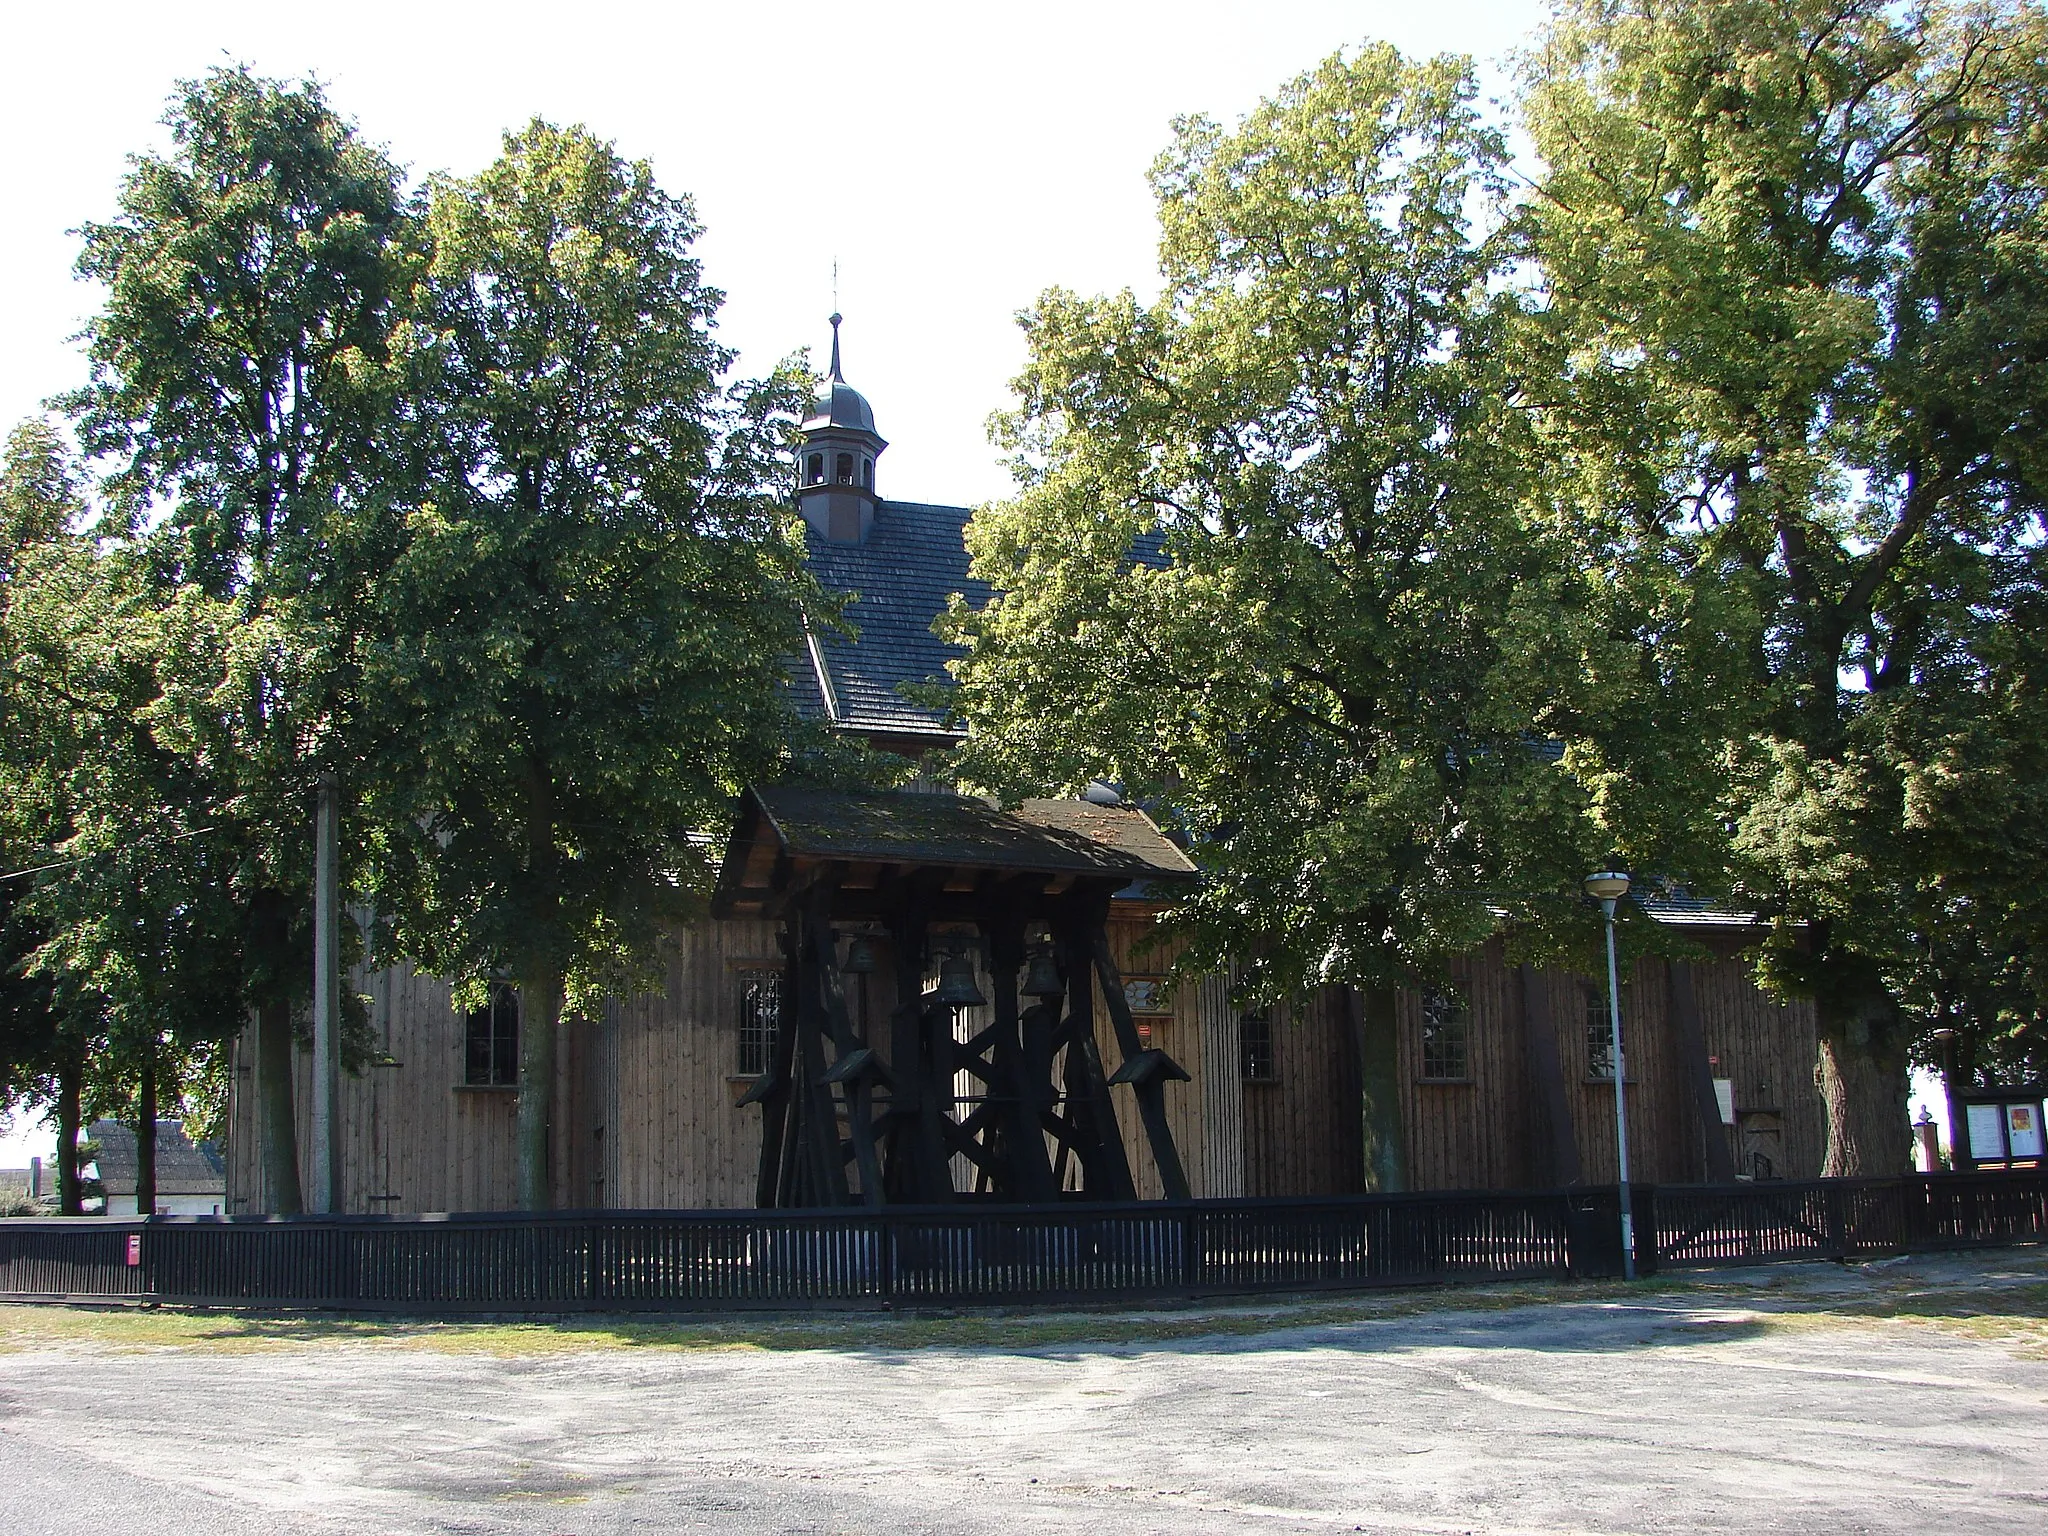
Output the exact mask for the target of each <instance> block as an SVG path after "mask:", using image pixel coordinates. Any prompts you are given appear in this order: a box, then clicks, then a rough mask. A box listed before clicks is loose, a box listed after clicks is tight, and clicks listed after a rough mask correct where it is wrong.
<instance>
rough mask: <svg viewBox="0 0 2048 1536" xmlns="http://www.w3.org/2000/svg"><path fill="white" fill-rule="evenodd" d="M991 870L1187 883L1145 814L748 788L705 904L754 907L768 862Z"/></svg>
mask: <svg viewBox="0 0 2048 1536" xmlns="http://www.w3.org/2000/svg"><path fill="white" fill-rule="evenodd" d="M783 859H787V860H789V861H790V862H791V864H792V865H793V866H806V865H816V864H824V863H836V864H843V865H846V866H848V867H849V868H854V867H859V866H867V867H888V868H891V869H893V870H895V871H897V872H899V873H907V872H909V871H912V870H918V869H945V870H951V871H969V870H975V871H994V872H998V873H1003V874H1018V875H1027V874H1035V875H1045V876H1048V877H1052V878H1056V879H1057V878H1064V879H1066V880H1069V881H1074V880H1089V881H1105V882H1115V883H1117V884H1124V883H1127V882H1130V881H1134V880H1146V881H1182V880H1189V879H1192V878H1194V875H1195V866H1194V865H1193V864H1192V863H1191V862H1189V860H1188V856H1187V855H1186V854H1184V853H1183V852H1181V850H1180V849H1178V848H1176V847H1175V846H1174V845H1173V844H1172V843H1170V842H1168V841H1167V839H1166V838H1165V836H1164V835H1163V834H1161V832H1160V830H1159V829H1158V827H1156V826H1154V825H1153V824H1152V820H1151V818H1150V817H1148V816H1146V815H1145V813H1144V812H1143V811H1138V810H1132V809H1130V808H1128V807H1124V806H1102V805H1091V804H1089V803H1087V802H1086V801H1082V800H1026V801H1025V802H1024V803H1023V804H1022V805H1020V806H1018V807H1017V808H1016V809H1014V810H1008V811H1006V810H1001V809H999V808H997V807H996V806H994V805H991V804H990V803H989V802H988V801H986V800H980V799H976V798H974V797H972V796H967V795H948V794H920V793H890V792H874V791H847V790H822V789H758V788H757V789H749V790H748V791H747V795H746V799H745V801H744V802H743V804H742V806H741V812H740V818H739V824H738V826H737V828H736V829H735V831H734V833H733V840H732V842H731V844H730V845H729V846H728V848H727V850H726V855H725V863H724V867H723V868H722V869H721V871H720V873H719V877H718V888H717V892H716V894H715V895H714V896H713V898H712V910H713V912H714V913H716V914H717V915H719V916H735V915H742V913H743V912H744V911H745V909H747V908H749V907H754V908H758V906H759V905H760V902H761V900H762V899H763V898H764V897H765V895H766V893H767V888H768V882H769V881H770V879H771V878H772V876H773V873H774V869H775V866H776V864H777V863H778V862H779V861H781V860H783Z"/></svg>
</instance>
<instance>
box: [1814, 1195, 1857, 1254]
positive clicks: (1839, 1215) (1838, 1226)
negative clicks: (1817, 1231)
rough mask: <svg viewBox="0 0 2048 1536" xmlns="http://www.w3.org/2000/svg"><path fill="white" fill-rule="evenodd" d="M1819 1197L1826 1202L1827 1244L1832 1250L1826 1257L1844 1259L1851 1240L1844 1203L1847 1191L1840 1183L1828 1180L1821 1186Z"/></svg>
mask: <svg viewBox="0 0 2048 1536" xmlns="http://www.w3.org/2000/svg"><path fill="white" fill-rule="evenodd" d="M1821 1198H1822V1200H1824V1201H1825V1202H1826V1204H1827V1233H1828V1246H1829V1247H1831V1248H1832V1249H1833V1250H1834V1251H1833V1252H1832V1253H1831V1254H1829V1255H1828V1257H1829V1258H1832V1259H1846V1258H1848V1257H1849V1254H1850V1250H1851V1241H1852V1240H1851V1238H1850V1236H1849V1214H1848V1210H1847V1207H1846V1206H1845V1205H1844V1202H1845V1201H1846V1200H1847V1199H1848V1198H1849V1191H1848V1190H1846V1189H1844V1188H1843V1187H1842V1186H1841V1185H1840V1184H1838V1183H1835V1182H1832V1181H1830V1182H1829V1183H1827V1184H1824V1185H1823V1186H1822V1187H1821Z"/></svg>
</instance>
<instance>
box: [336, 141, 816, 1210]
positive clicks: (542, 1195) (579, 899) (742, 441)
mask: <svg viewBox="0 0 2048 1536" xmlns="http://www.w3.org/2000/svg"><path fill="white" fill-rule="evenodd" d="M429 225H430V230H431V237H432V249H433V260H432V268H431V272H430V274H429V279H428V285H427V293H426V300H425V306H424V308H423V310H422V311H421V313H420V314H419V316H418V318H417V319H416V321H415V322H414V323H415V326H416V328H417V331H418V348H417V354H418V356H419V358H420V359H421V362H420V367H421V370H422V371H421V374H420V378H419V383H418V385H417V391H418V393H417V402H418V403H417V423H416V426H417V433H418V436H417V438H416V442H417V444H418V450H417V451H418V455H419V461H420V463H421V464H422V465H423V466H424V469H423V477H424V478H423V482H422V483H423V486H424V491H423V495H422V500H421V502H420V504H419V505H418V506H417V507H416V508H415V509H414V510H413V512H412V514H411V516H410V519H409V523H408V527H407V530H406V545H405V552H404V555H403V557H402V558H401V559H400V560H399V562H398V563H397V565H396V566H395V567H394V569H393V571H392V573H391V576H390V578H389V579H388V580H387V581H386V582H384V583H383V584H382V585H381V586H380V588H379V602H380V616H381V618H380V623H381V627H380V628H379V630H378V635H379V637H380V638H379V639H378V641H377V642H376V645H375V646H374V647H373V658H372V665H371V677H372V679H373V682H372V685H371V687H370V690H369V691H370V695H371V696H372V697H375V698H377V699H380V700H382V701H383V704H384V706H385V707H386V708H387V709H388V710H389V711H391V712H392V716H391V717H392V718H393V719H397V720H402V721H403V722H404V725H405V729H404V736H403V739H404V743H405V744H404V748H403V750H402V752H397V753H394V754H393V756H392V757H391V759H390V760H389V761H388V763H387V765H386V769H385V772H384V773H383V775H382V776H381V777H380V779H379V780H378V782H377V789H376V795H377V803H378V806H379V811H378V814H377V817H376V821H377V823H378V825H379V826H380V827H382V828H384V829H385V830H384V832H383V834H382V836H383V837H384V839H385V841H384V843H383V844H382V848H381V852H380V854H379V856H378V861H377V873H376V876H375V879H376V882H377V884H376V887H375V894H376V898H377V904H378V908H379V911H380V912H381V913H383V914H384V915H385V916H386V918H387V919H388V921H389V923H390V924H391V932H392V943H393V944H394V945H395V947H396V949H397V950H398V952H401V953H404V954H406V955H409V956H411V957H413V958H415V959H416V960H418V961H419V962H420V963H421V964H422V965H423V966H424V967H426V968H427V969H429V970H432V971H433V972H435V973H436V974H440V975H446V976H452V977H455V978H458V979H461V980H464V981H466V982H468V983H469V986H470V989H471V990H472V991H476V992H480V991H481V990H482V988H483V987H485V986H487V985H488V984H489V983H490V981H491V980H492V979H493V978H497V977H509V978H510V979H512V980H513V981H515V982H516V983H517V984H518V987H519V991H520V998H521V1020H520V1040H521V1043H520V1066H519V1166H520V1197H521V1201H522V1203H523V1204H524V1205H525V1206H526V1207H527V1208H529V1209H536V1208H541V1207H544V1206H545V1205H547V1204H548V1203H549V1199H550V1185H551V1181H550V1177H549V1166H550V1146H549V1135H550V1121H551V1116H552V1102H551V1101H552V1097H553V1090H554V1075H555V1059H556V1030H557V1027H558V1025H559V1022H560V1019H561V1016H562V1011H563V1008H564V1005H565V1002H567V1003H569V1004H572V1005H584V1004H586V1003H588V1002H591V1001H594V1000H595V999H597V998H598V997H600V996H601V995H603V993H604V992H606V991H607V990H610V989H614V988H618V987H624V986H629V985H632V984H635V983H637V982H640V981H643V980H644V979H645V978H646V977H647V975H648V973H649V967H650V966H651V965H652V964H653V963H654V961H655V960H656V959H657V958H658V957H659V955H660V954H661V952H662V946H663V943H664V939H665V934H666V927H667V925H668V924H671V923H674V922H678V921H682V920H684V919H686V918H688V917H689V916H691V915H693V914H695V913H697V912H699V911H701V904H702V898H703V894H704V891H705V889H706V888H707V885H708V879H707V876H708V862H707V861H708V859H709V857H710V852H709V850H710V848H711V846H712V843H711V841H710V838H709V837H708V836H707V834H709V833H712V832H714V831H715V830H716V829H719V828H721V827H722V826H723V825H724V824H725V822H726V820H727V819H728V817H729V815H730V804H731V800H732V796H733V795H734V794H735V792H736V791H737V789H738V788H739V786H740V785H741V784H742V783H744V782H745V781H746V780H748V779H750V778H754V777H758V776H762V775H765V774H769V773H772V772H774V771H776V767H777V764H778V762H779V761H780V760H781V759H782V758H784V757H785V756H786V754H787V752H788V750H789V748H788V743H789V741H790V740H791V739H792V736H793V726H794V721H793V718H792V716H791V713H790V710H789V708H788V706H787V704H786V702H785V701H784V699H783V696H782V692H781V679H782V667H783V662H782V658H784V657H786V656H788V655H789V654H791V653H792V652H793V651H794V649H795V647H796V644H797V640H798V636H799V633H800V629H799V625H800V616H801V613H802V604H803V602H804V601H805V597H806V594H807V592H808V590H809V589H808V587H807V585H806V578H805V576H804V573H803V566H802V556H801V546H800V544H799V543H798V541H797V539H796V537H795V534H794V532H793V530H792V528H791V527H790V526H789V518H788V514H787V513H786V511H784V510H782V508H781V506H780V504H779V502H780V499H779V498H777V497H775V496H773V495H772V494H771V492H773V491H774V490H775V489H776V488H777V487H778V486H779V485H780V484H781V483H782V481H783V479H784V476H785V463H784V460H785V443H786V439H787V435H788V432H789V428H790V426H791V424H792V423H793V420H794V417H795V412H796V409H797V407H798V406H799V405H800V403H801V402H802V384H803V381H802V380H800V379H799V378H798V377H797V376H796V375H795V374H793V373H784V374H781V375H778V376H777V377H775V378H773V379H771V380H769V381H768V382H766V383H764V384H741V385H735V386H733V387H732V388H731V389H730V390H726V389H724V388H722V386H721V376H722V375H723V374H724V372H725V371H726V369H727V368H728V366H729V364H730V362H731V354H730V353H728V352H727V351H726V350H725V349H723V348H721V347H720V346H718V345H717V344H716V342H714V340H713V339H712V336H711V323H712V319H713V317H714V315H715V313H716V310H717V307H718V304H719V302H720V295H719V294H718V293H717V292H716V291H715V290H713V289H710V288H707V287H705V286H704V284H703V282H702V279H701V276H700V274H699V270H698V265H697V263H696V261H695V259H694V258H693V257H692V256H691V255H690V254H689V246H690V243H691V241H692V240H693V239H694V238H695V236H696V234H697V223H696V219H695V215H694V213H693V211H692V209H691V206H690V204H689V203H688V202H687V201H686V200H683V199H679V198H673V197H670V196H668V195H667V194H665V193H663V192H662V191H661V189H660V188H659V187H658V186H657V185H656V184H655V181H654V176H653V172H652V171H651V169H650V168H649V167H648V166H647V165H646V164H645V163H628V162H625V161H623V160H621V159H620V158H619V157H618V156H617V155H616V154H615V153H614V152H613V150H612V149H611V147H610V146H608V145H606V144H604V143H602V142H600V141H598V140H597V139H595V138H593V137H592V136H591V135H590V134H589V133H587V132H586V131H584V130H582V129H580V128H570V129H562V128H556V127H553V126H550V125H548V124H545V123H540V122H535V123H533V124H532V125H530V126H529V127H527V128H526V129H525V130H523V131H522V132H520V133H518V134H515V135H511V136H508V137H507V138H506V140H505V145H504V152H503V154H502V156H501V157H500V158H499V160H498V161H497V162H496V163H495V164H494V165H492V166H491V167H490V168H489V169H487V170H486V171H484V172H483V173H482V174H481V175H479V176H477V177H475V178H473V179H471V180H467V181H445V180H444V181H440V182H437V183H436V184H435V185H434V186H433V188H432V202H431V210H430V214H429ZM390 739H392V740H394V741H396V740H398V739H400V733H399V731H398V730H397V728H396V727H394V728H393V730H392V732H391V736H390Z"/></svg>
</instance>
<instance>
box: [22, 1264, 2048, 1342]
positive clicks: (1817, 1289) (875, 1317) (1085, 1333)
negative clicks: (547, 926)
mask: <svg viewBox="0 0 2048 1536" xmlns="http://www.w3.org/2000/svg"><path fill="white" fill-rule="evenodd" d="M1958 1268H1961V1269H1963V1270H1964V1271H1965V1272H1964V1273H1945V1272H1944V1271H1949V1272H1952V1271H1955V1270H1957V1269H1958ZM1968 1270H1969V1261H1967V1260H1931V1261H1926V1262H1925V1263H1923V1264H1921V1265H1920V1267H1918V1268H1914V1267H1910V1266H1909V1267H1904V1268H1893V1267H1888V1266H1885V1265H1868V1266H1849V1267H1847V1268H1846V1269H1845V1268H1844V1267H1839V1266H1833V1265H1810V1266H1806V1265H1802V1266H1785V1267H1782V1268H1779V1269H1775V1270H1773V1271H1771V1272H1770V1273H1769V1274H1768V1275H1759V1274H1757V1273H1756V1272H1754V1271H1751V1272H1748V1273H1745V1274H1743V1275H1740V1276H1728V1275H1717V1274H1715V1273H1714V1272H1712V1271H1705V1272H1701V1273H1696V1274H1693V1275H1687V1276H1658V1277H1656V1278H1653V1279H1649V1280H1645V1281H1640V1282H1638V1283H1636V1284H1635V1285H1632V1286H1631V1285H1626V1284H1623V1283H1621V1282H1618V1281H1614V1282H1604V1283H1591V1284H1583V1283H1582V1284H1575V1285H1568V1286H1567V1285H1557V1284H1551V1283H1530V1284H1520V1285H1500V1286H1485V1287H1475V1288H1471V1289H1460V1288H1455V1287H1444V1288H1439V1289H1433V1290H1409V1291H1389V1292H1379V1293H1369V1294H1365V1295H1359V1294H1356V1293H1353V1294H1348V1295H1344V1296H1337V1297H1315V1296H1301V1297H1292V1298H1273V1299H1264V1300H1260V1301H1256V1302H1251V1301H1235V1302H1217V1303H1213V1304H1201V1303H1198V1304H1189V1305H1185V1306H1169V1307H1156V1308H1132V1309H1125V1310H1110V1309H1103V1310H1099V1311H1073V1310H1065V1311H1055V1310H1038V1311H1030V1310H1014V1311H1011V1310H1002V1311H998V1310H986V1311H980V1310H977V1311H969V1312H958V1313H954V1312H938V1311H934V1312H915V1311H911V1312H900V1313H878V1312H823V1313H807V1314H790V1313H780V1314H757V1315H747V1314H741V1315H736V1316H725V1317H619V1316H576V1315H572V1316H567V1317H558V1318H541V1319H519V1320H506V1319H491V1318H479V1319H475V1320H452V1321H451V1320H428V1319H416V1318H401V1317H382V1316H377V1315H369V1314H360V1313H359V1314H340V1313H304V1314H290V1313H286V1314H279V1313H253V1312H225V1311H210V1310H205V1309H196V1308H184V1307H147V1308H131V1307H85V1306H55V1305H6V1306H0V1349H5V1350H10V1351H21V1350H44V1349H53V1348H54V1349H95V1350H113V1351H122V1352H132V1351H147V1350H157V1349H179V1350H198V1351H204V1352H209V1353H219V1354H250V1353H260V1352H264V1351H269V1350H278V1349H307V1348H336V1347H357V1348H379V1349H424V1350H433V1351H437V1352H444V1353H452V1354H478V1355H489V1356H493V1357H497V1358H504V1359H522V1358H545V1357H548V1356H555V1355H568V1354H579V1353H587V1352H590V1351H604V1350H619V1349H626V1350H630V1349H663V1350H700V1351H701V1350H778V1351H789V1350H821V1349H822V1350H882V1351H892V1350H920V1349H988V1350H1043V1349H1057V1348H1060V1347H1063V1346H1075V1347H1082V1346H1087V1347H1098V1348H1099V1347H1109V1348H1115V1347H1118V1346H1144V1345H1148V1344H1171V1343H1177V1342H1184V1341H1189V1340H1198V1339H1212V1338H1213V1339H1241V1338H1255V1337H1260V1336H1270V1335H1276V1334H1283V1333H1288V1332H1293V1331H1296V1330H1304V1329H1321V1328H1331V1327H1342V1326H1346V1325H1355V1324H1365V1323H1373V1322H1384V1321H1390V1320H1398V1319H1402V1318H1411V1317H1421V1316H1428V1315H1447V1314H1454V1313H1472V1312H1484V1313H1498V1312H1505V1311H1512V1310H1515V1309H1518V1308H1525V1307H1531V1306H1570V1307H1604V1306H1612V1305H1627V1306H1649V1307H1661V1306H1665V1305H1676V1306H1680V1307H1683V1306H1685V1305H1687V1304H1694V1305H1696V1304H1697V1303H1699V1302H1702V1301H1713V1302H1721V1303H1726V1304H1730V1305H1733V1306H1738V1307H1740V1308H1742V1309H1743V1310H1744V1316H1743V1318H1742V1319H1741V1320H1740V1322H1739V1323H1737V1322H1735V1321H1728V1322H1726V1323H1724V1324H1723V1325H1722V1326H1719V1327H1716V1326H1715V1325H1714V1323H1713V1321H1712V1320H1710V1319H1706V1320H1703V1319H1696V1318H1695V1319H1689V1320H1687V1326H1686V1327H1684V1328H1682V1329H1671V1330H1668V1331H1663V1330H1660V1331H1659V1334H1658V1335H1657V1336H1656V1337H1655V1338H1654V1339H1653V1340H1648V1341H1644V1342H1655V1343H1659V1344H1665V1343H1669V1344H1684V1343H1687V1342H1699V1343H1707V1342H1711V1341H1713V1340H1715V1339H1717V1338H1726V1337H1728V1336H1729V1334H1730V1333H1731V1331H1736V1330H1740V1331H1748V1330H1750V1329H1753V1328H1761V1329H1769V1328H1773V1327H1782V1328H1799V1329H1809V1328H1819V1327H1853V1326H1868V1325H1871V1324H1878V1325H1888V1326H1921V1327H1931V1328H1937V1329H1940V1330H1943V1331H1945V1332H1949V1333H1952V1334H1955V1335H1957V1336H1960V1337H1968V1338H1976V1339H1983V1340H1986V1341H1993V1342H1998V1343H2000V1344H2003V1345H2007V1346H2010V1347H2019V1348H2021V1349H2023V1350H2025V1351H2027V1352H2029V1353H2031V1352H2033V1351H2035V1350H2042V1351H2048V1254H2038V1253H2034V1254H2017V1255H2016V1254H2012V1253H2009V1252H2008V1253H2005V1254H2001V1255H2000V1256H1999V1259H1998V1261H1997V1272H1995V1273H1993V1272H1989V1271H1986V1270H1984V1269H1982V1268H1981V1267H1980V1268H1979V1269H1978V1270H1977V1271H1975V1272H1968Z"/></svg>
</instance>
